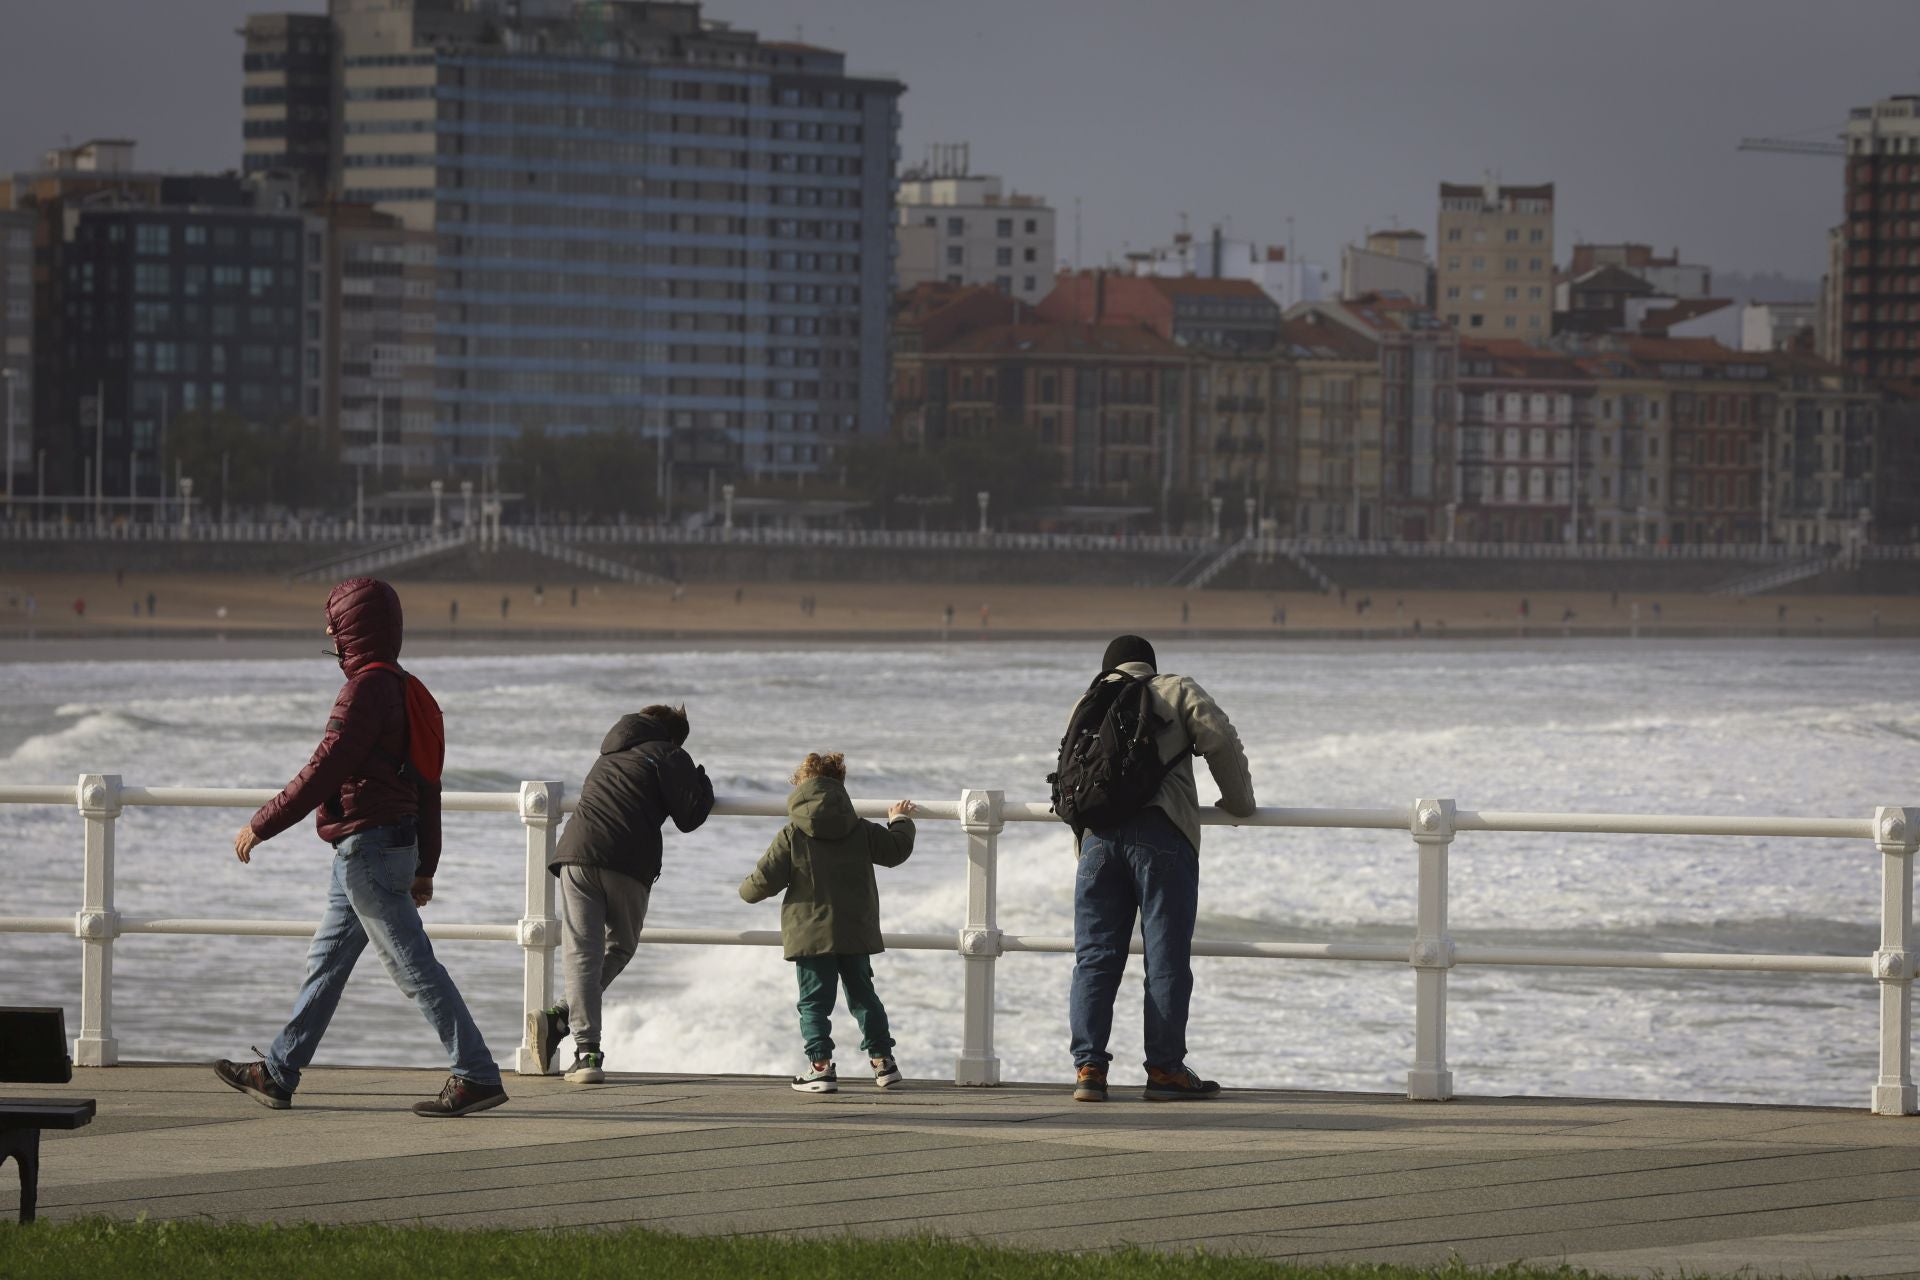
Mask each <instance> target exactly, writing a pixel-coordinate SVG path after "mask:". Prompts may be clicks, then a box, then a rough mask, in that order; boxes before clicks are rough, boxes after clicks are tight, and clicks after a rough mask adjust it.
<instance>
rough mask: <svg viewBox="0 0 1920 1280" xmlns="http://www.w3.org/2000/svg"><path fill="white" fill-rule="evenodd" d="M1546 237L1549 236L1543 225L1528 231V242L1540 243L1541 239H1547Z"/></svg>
mask: <svg viewBox="0 0 1920 1280" xmlns="http://www.w3.org/2000/svg"><path fill="white" fill-rule="evenodd" d="M1546 238H1547V233H1546V230H1545V229H1544V228H1542V227H1535V228H1534V229H1533V230H1531V231H1529V232H1527V242H1528V243H1529V244H1539V243H1540V242H1541V241H1543V240H1545V239H1546Z"/></svg>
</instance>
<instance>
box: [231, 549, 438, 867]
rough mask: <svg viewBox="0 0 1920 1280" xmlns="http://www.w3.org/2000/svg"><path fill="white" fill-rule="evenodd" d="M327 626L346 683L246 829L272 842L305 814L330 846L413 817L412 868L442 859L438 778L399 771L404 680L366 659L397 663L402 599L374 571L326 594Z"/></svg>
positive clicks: (403, 728) (404, 743)
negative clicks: (296, 768)
mask: <svg viewBox="0 0 1920 1280" xmlns="http://www.w3.org/2000/svg"><path fill="white" fill-rule="evenodd" d="M327 624H328V625H329V626H331V627H332V628H333V641H334V647H335V648H336V649H337V650H338V651H339V653H340V669H341V670H342V671H345V672H346V673H347V683H346V684H345V685H343V686H342V687H341V689H340V696H339V697H337V698H335V699H334V700H333V711H332V712H331V713H330V714H329V715H328V716H327V731H326V733H325V734H323V735H322V736H321V738H320V745H319V746H317V747H315V748H314V750H313V758H312V759H311V760H309V761H307V764H306V767H305V768H304V769H302V770H300V772H299V773H297V774H295V775H294V778H293V781H292V782H289V783H288V784H287V785H286V787H285V788H284V789H283V790H282V791H281V792H280V794H279V795H277V796H275V797H274V798H273V799H271V800H269V801H267V803H266V804H264V805H262V806H261V807H260V811H259V812H258V813H256V814H254V815H253V822H252V826H253V833H254V834H255V835H257V836H259V837H260V838H261V839H262V840H271V839H273V838H274V837H275V836H277V835H279V834H280V833H281V832H282V831H285V830H286V829H287V828H289V827H291V826H292V825H293V824H294V823H296V822H298V821H300V819H302V818H304V817H306V816H307V815H308V814H309V813H314V811H315V810H318V813H317V815H316V817H315V823H314V825H315V826H316V827H317V828H318V829H319V832H320V838H321V839H322V840H325V841H326V842H327V843H328V844H337V843H338V842H339V841H341V840H344V839H346V838H347V837H348V836H350V835H352V834H353V833H354V832H356V831H365V830H367V829H369V828H371V827H387V826H392V825H394V824H395V823H397V822H400V821H401V820H402V819H406V818H412V819H414V820H415V822H416V823H417V828H418V832H419V837H420V869H419V872H418V874H420V875H423V876H431V875H432V874H433V873H434V869H435V868H436V867H438V866H439V865H440V784H439V783H437V782H427V781H425V780H424V779H420V778H416V777H414V776H413V774H412V773H411V772H409V773H408V774H407V775H405V776H402V775H401V772H400V767H401V765H402V764H403V763H404V762H405V760H406V758H407V702H406V682H405V680H404V679H403V678H402V677H401V676H400V675H399V674H398V673H397V672H393V671H386V670H378V669H375V670H369V669H368V666H369V664H370V663H375V662H398V661H399V660H400V632H401V623H400V597H399V596H397V595H395V594H394V590H393V588H392V587H390V586H388V585H387V584H386V583H384V582H381V581H380V580H378V579H377V578H349V579H348V580H347V581H345V582H343V583H341V584H340V585H339V586H337V587H335V588H334V589H333V594H332V595H329V596H328V597H327Z"/></svg>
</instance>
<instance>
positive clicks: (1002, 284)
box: [993, 276, 1013, 293]
mask: <svg viewBox="0 0 1920 1280" xmlns="http://www.w3.org/2000/svg"><path fill="white" fill-rule="evenodd" d="M993 287H994V288H996V289H998V290H1000V292H1002V293H1012V292H1013V277H1012V276H995V277H994V278H993Z"/></svg>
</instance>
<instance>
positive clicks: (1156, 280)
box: [1136, 276, 1267, 300]
mask: <svg viewBox="0 0 1920 1280" xmlns="http://www.w3.org/2000/svg"><path fill="white" fill-rule="evenodd" d="M1136 279H1140V280H1144V281H1145V282H1146V283H1147V285H1148V286H1149V287H1150V288H1154V289H1158V290H1159V291H1160V292H1161V293H1164V294H1166V295H1167V296H1168V297H1176V296H1179V295H1181V294H1186V295H1189V296H1191V295H1194V294H1204V295H1206V296H1208V297H1213V298H1250V299H1262V300H1264V299H1266V298H1267V291H1266V290H1265V289H1262V288H1261V287H1260V286H1259V285H1257V284H1255V283H1254V282H1253V281H1251V280H1229V279H1224V278H1221V277H1218V276H1139V277H1136Z"/></svg>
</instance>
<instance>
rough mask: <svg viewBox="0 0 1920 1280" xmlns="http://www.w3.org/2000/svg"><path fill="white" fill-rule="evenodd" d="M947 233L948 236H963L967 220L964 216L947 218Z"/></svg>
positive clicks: (965, 232)
mask: <svg viewBox="0 0 1920 1280" xmlns="http://www.w3.org/2000/svg"><path fill="white" fill-rule="evenodd" d="M947 234H948V235H950V236H963V235H965V234H967V220H966V219H965V218H948V219H947Z"/></svg>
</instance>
